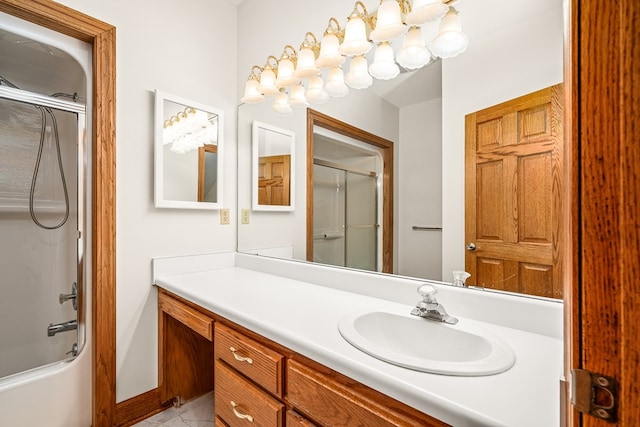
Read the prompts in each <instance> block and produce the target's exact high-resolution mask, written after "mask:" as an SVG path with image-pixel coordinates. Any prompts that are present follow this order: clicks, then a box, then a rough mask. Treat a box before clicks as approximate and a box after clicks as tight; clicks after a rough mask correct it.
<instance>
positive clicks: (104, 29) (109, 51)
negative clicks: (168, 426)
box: [0, 0, 119, 426]
mask: <svg viewBox="0 0 640 427" xmlns="http://www.w3.org/2000/svg"><path fill="white" fill-rule="evenodd" d="M0 11H1V12H4V13H7V14H9V15H13V16H15V17H17V18H20V19H24V20H26V21H29V22H32V23H34V24H37V25H40V26H42V27H46V28H48V29H50V30H53V31H56V32H58V33H61V34H65V35H67V36H70V37H73V38H75V39H78V40H81V41H84V42H86V43H88V44H90V45H91V47H92V62H93V76H92V81H93V82H92V94H93V104H92V105H91V107H90V108H91V109H92V113H93V114H92V117H93V122H92V127H91V129H92V159H91V162H92V168H91V174H92V180H91V186H92V200H91V218H92V229H91V248H92V251H91V256H92V266H93V268H92V271H91V278H92V280H91V285H92V304H91V312H92V322H91V324H92V325H91V328H92V337H91V341H92V394H93V396H92V397H93V399H92V401H93V408H92V421H93V422H92V424H93V425H94V426H113V425H116V424H118V420H117V418H119V417H117V416H116V332H115V331H116V310H115V303H116V302H115V289H116V206H115V196H116V152H115V147H116V132H115V130H116V109H115V108H116V85H115V76H116V55H115V51H116V39H115V37H116V29H115V27H114V26H112V25H109V24H107V23H105V22H102V21H99V20H97V19H95V18H92V17H90V16H88V15H85V14H83V13H80V12H77V11H75V10H73V9H71V8H69V7H66V6H64V5H61V4H59V3H56V2H53V1H50V0H0Z"/></svg>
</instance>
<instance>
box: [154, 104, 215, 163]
mask: <svg viewBox="0 0 640 427" xmlns="http://www.w3.org/2000/svg"><path fill="white" fill-rule="evenodd" d="M217 141H218V122H217V120H213V117H209V114H208V113H206V112H205V111H202V110H197V109H195V108H192V107H187V108H185V109H184V110H183V111H180V112H178V113H177V114H176V115H175V116H171V117H170V118H169V119H167V120H165V121H164V124H163V126H162V144H163V145H169V144H171V147H170V150H171V151H174V152H176V153H180V154H184V153H186V152H188V151H191V150H194V149H197V148H199V147H202V146H204V145H208V144H215V143H216V142H217Z"/></svg>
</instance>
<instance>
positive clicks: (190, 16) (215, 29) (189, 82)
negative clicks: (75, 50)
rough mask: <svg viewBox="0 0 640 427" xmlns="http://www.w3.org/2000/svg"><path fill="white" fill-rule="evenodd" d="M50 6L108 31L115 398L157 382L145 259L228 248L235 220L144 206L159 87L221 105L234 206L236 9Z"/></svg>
mask: <svg viewBox="0 0 640 427" xmlns="http://www.w3.org/2000/svg"><path fill="white" fill-rule="evenodd" d="M60 3H62V4H64V5H66V6H69V7H71V8H73V9H76V10H78V11H80V12H83V13H85V14H87V15H91V16H93V17H95V18H97V19H100V20H103V21H105V22H108V23H110V24H112V25H114V26H115V27H116V31H117V36H116V41H117V45H116V52H117V57H116V63H117V73H116V75H117V82H116V83H117V85H116V90H117V108H116V110H117V128H116V139H117V146H116V153H117V174H116V191H117V199H116V206H117V211H116V214H117V220H116V222H117V226H116V233H117V240H116V250H117V259H116V262H117V265H116V271H117V273H116V280H117V284H116V295H117V299H116V307H117V325H116V335H117V337H116V338H117V347H116V357H117V362H116V363H117V377H116V382H117V401H123V400H125V399H127V398H130V397H132V396H135V395H138V394H140V393H143V392H145V391H147V390H150V389H152V388H155V387H156V385H157V310H156V305H157V299H156V291H155V289H154V288H153V287H152V286H151V284H152V280H151V259H152V258H153V257H163V256H175V255H183V254H185V255H186V254H198V253H207V252H222V251H233V250H235V248H236V227H235V220H233V221H232V223H231V224H230V225H225V226H221V225H219V216H218V215H219V213H218V212H217V211H193V210H173V209H165V210H160V209H154V208H153V105H154V95H153V92H154V90H155V89H159V90H162V91H164V92H167V93H170V94H173V95H177V96H180V97H183V98H186V99H191V100H193V101H195V102H198V103H202V104H205V105H211V106H213V107H216V108H219V109H221V110H223V111H224V113H225V121H224V124H225V126H224V129H225V135H224V137H225V140H224V141H225V142H224V143H225V144H226V149H225V151H224V154H225V158H224V159H223V162H224V170H225V182H224V197H225V199H224V207H226V208H230V209H232V211H235V206H236V200H235V188H236V183H235V175H236V174H235V164H236V160H235V151H236V147H235V128H236V127H235V106H236V91H235V87H236V74H237V73H236V68H235V64H236V50H237V49H236V43H235V39H236V7H235V6H234V5H233V4H232V3H230V2H228V1H226V0H190V1H187V2H181V3H170V2H157V1H152V0H139V1H135V2H130V1H124V0H115V1H111V0H109V1H108V0H96V1H92V2H87V1H83V0H61V1H60ZM221 63H224V64H225V66H221ZM232 218H235V215H232Z"/></svg>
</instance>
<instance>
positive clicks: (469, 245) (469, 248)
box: [467, 242, 476, 252]
mask: <svg viewBox="0 0 640 427" xmlns="http://www.w3.org/2000/svg"><path fill="white" fill-rule="evenodd" d="M467 250H468V251H469V252H472V251H475V250H476V244H475V243H473V242H472V243H469V244H468V245H467Z"/></svg>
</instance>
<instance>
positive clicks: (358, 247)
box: [313, 138, 379, 271]
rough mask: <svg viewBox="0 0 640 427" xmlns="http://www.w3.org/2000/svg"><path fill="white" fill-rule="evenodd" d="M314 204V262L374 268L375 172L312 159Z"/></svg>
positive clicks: (376, 237)
mask: <svg viewBox="0 0 640 427" xmlns="http://www.w3.org/2000/svg"><path fill="white" fill-rule="evenodd" d="M316 139H317V138H316ZM317 146H318V141H316V147H317ZM313 206H314V208H313V213H314V215H313V217H314V227H313V228H314V235H313V261H314V262H320V263H323V264H330V265H337V266H342V267H352V268H358V269H362V270H369V271H377V270H378V226H379V224H378V174H377V173H375V172H367V171H358V170H355V169H353V168H350V167H349V166H346V165H340V164H336V163H330V162H327V161H323V160H319V159H315V160H314V166H313Z"/></svg>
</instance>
